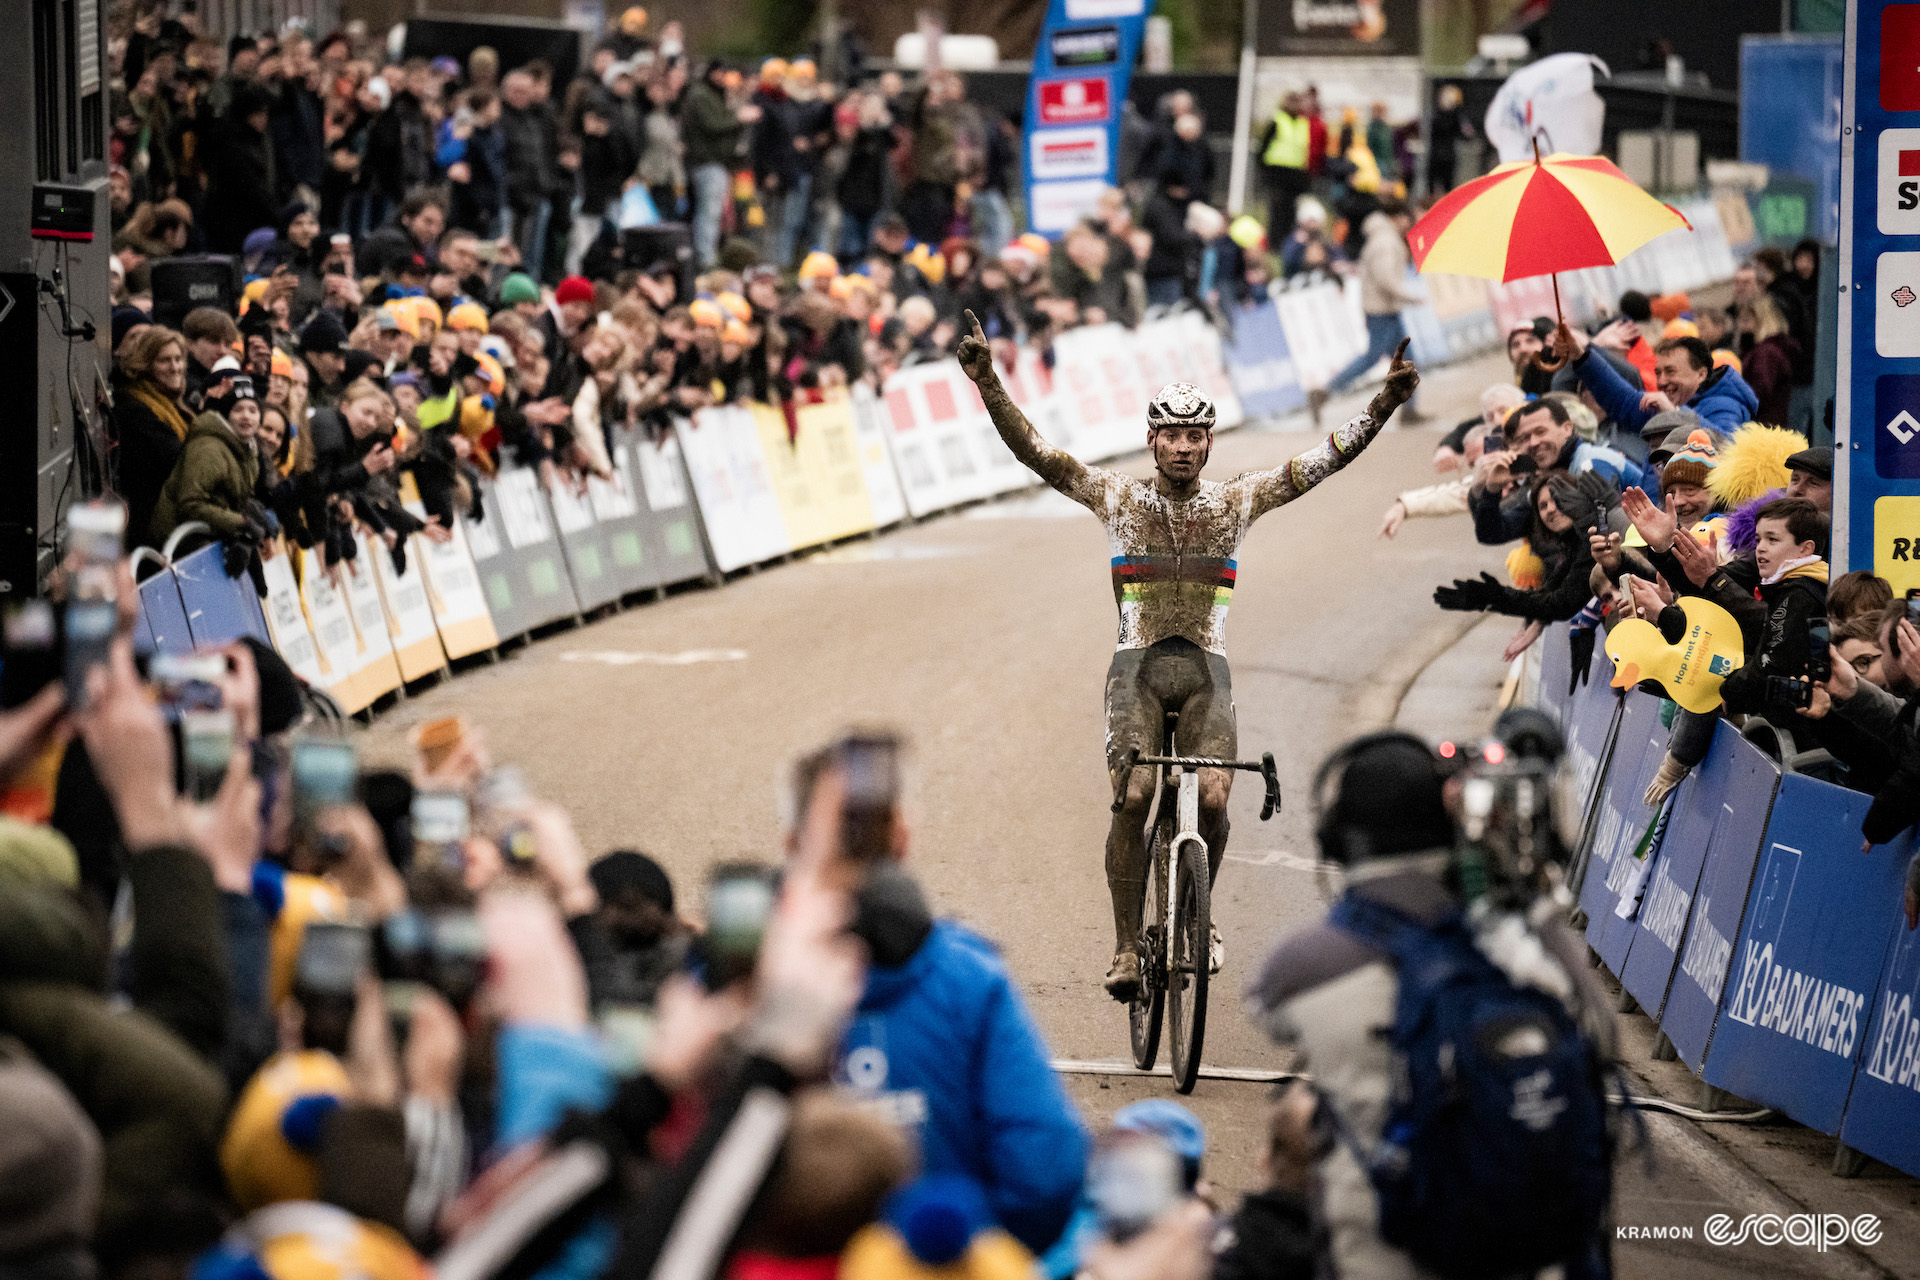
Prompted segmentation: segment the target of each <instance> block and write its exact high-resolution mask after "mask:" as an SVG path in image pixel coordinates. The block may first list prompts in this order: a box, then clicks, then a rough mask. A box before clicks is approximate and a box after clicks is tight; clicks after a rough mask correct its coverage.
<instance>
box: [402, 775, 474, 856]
mask: <svg viewBox="0 0 1920 1280" xmlns="http://www.w3.org/2000/svg"><path fill="white" fill-rule="evenodd" d="M412 812H413V858H414V863H415V865H425V864H429V863H431V864H434V865H438V866H441V867H444V868H446V869H447V870H449V871H456V872H458V871H463V870H465V867H466V852H465V850H463V849H462V848H461V845H462V844H463V843H464V842H465V840H466V838H467V835H468V833H469V832H470V830H471V821H470V818H469V815H468V812H467V797H466V795H465V794H464V793H462V792H459V791H416V792H414V793H413V811H412Z"/></svg>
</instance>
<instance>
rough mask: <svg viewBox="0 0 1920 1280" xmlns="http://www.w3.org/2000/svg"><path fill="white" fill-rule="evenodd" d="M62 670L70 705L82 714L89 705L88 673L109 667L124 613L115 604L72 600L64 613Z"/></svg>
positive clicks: (111, 602) (107, 601)
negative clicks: (115, 635) (112, 648)
mask: <svg viewBox="0 0 1920 1280" xmlns="http://www.w3.org/2000/svg"><path fill="white" fill-rule="evenodd" d="M63 619H64V622H65V626H64V628H63V634H62V636H61V640H62V642H63V643H62V649H63V653H62V659H63V661H62V667H63V671H64V674H65V676H66V681H67V705H68V706H69V707H72V708H73V709H74V710H76V711H78V710H81V709H82V708H84V707H85V706H86V705H87V672H89V671H91V670H93V668H95V667H104V666H105V665H107V650H108V649H109V648H110V647H111V646H112V644H113V629H114V627H115V626H116V625H117V624H118V623H119V621H120V610H119V607H118V606H117V605H115V604H114V602H113V601H112V600H99V599H86V600H69V601H67V606H66V609H65V610H64V612H63Z"/></svg>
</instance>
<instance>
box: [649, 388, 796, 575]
mask: <svg viewBox="0 0 1920 1280" xmlns="http://www.w3.org/2000/svg"><path fill="white" fill-rule="evenodd" d="M673 429H674V434H675V435H677V436H678V437H679V439H680V453H681V456H682V457H684V458H685V459H686V462H687V475H688V476H689V478H690V479H691V480H692V482H693V492H694V497H695V499H696V501H697V502H698V504H699V510H700V522H701V524H702V525H704V526H705V528H706V531H707V547H708V548H709V550H711V551H712V553H713V563H714V568H716V569H718V570H719V571H720V572H721V573H732V572H733V571H734V570H735V569H740V568H744V567H745V566H747V565H750V564H759V563H760V562H761V561H762V560H772V559H774V558H776V557H778V556H783V555H785V554H786V553H787V552H789V551H791V550H793V546H792V544H790V543H789V542H788V541H787V521H786V517H784V516H783V515H781V514H780V499H779V498H778V497H777V496H776V495H775V494H774V491H773V477H772V476H770V475H769V474H768V473H767V455H766V451H765V450H763V449H762V448H761V447H760V432H759V430H758V428H756V427H755V426H754V425H753V414H752V413H750V412H749V411H748V410H746V409H742V408H740V407H738V406H737V405H728V406H726V407H724V408H718V409H702V410H700V411H699V412H698V413H696V414H694V415H693V417H692V418H691V419H686V418H681V419H677V420H676V421H675V422H674V427H673Z"/></svg>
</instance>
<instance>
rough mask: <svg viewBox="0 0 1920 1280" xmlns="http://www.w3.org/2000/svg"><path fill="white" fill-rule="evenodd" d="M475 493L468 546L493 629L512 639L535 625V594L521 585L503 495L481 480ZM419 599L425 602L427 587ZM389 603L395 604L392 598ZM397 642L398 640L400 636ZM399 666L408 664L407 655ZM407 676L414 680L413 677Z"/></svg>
mask: <svg viewBox="0 0 1920 1280" xmlns="http://www.w3.org/2000/svg"><path fill="white" fill-rule="evenodd" d="M476 496H477V497H478V499H479V506H480V518H479V519H478V520H475V519H474V518H473V517H472V516H462V517H461V519H460V525H461V527H462V528H463V529H464V530H465V531H466V535H467V548H468V550H469V551H470V552H471V553H472V555H473V567H474V571H475V572H476V573H478V574H479V575H480V589H481V590H482V591H484V592H486V596H487V612H488V614H489V615H491V616H492V618H493V626H494V630H495V631H497V632H498V633H499V635H500V638H501V639H502V640H509V639H512V638H513V637H514V636H517V635H523V634H525V633H526V632H527V631H529V630H531V629H532V628H533V626H534V623H533V613H534V610H533V596H532V593H531V592H529V591H527V590H526V589H525V588H523V587H522V586H521V585H520V582H519V577H518V574H517V572H516V569H517V560H516V553H515V552H514V550H513V544H512V542H511V541H510V540H509V539H508V538H507V524H506V517H505V516H504V515H503V514H502V513H501V509H500V494H499V491H498V490H497V489H496V488H495V487H494V484H493V481H491V480H482V481H481V482H480V485H479V492H478V494H477V495H476ZM420 599H421V603H422V604H425V602H426V592H425V590H424V588H423V589H422V591H421V596H420ZM388 603H389V605H391V604H392V599H391V597H389V599H388ZM432 618H433V615H432V613H431V612H429V613H428V615H427V619H428V621H432ZM436 636H437V632H436ZM395 643H398V640H397V639H396V641H395ZM434 645H435V647H436V648H437V647H438V646H439V640H438V639H437V638H436V639H435V641H434ZM400 665H401V666H402V667H404V666H405V665H406V659H405V658H404V657H402V659H401V663H400ZM407 678H408V679H409V680H411V679H412V678H413V677H412V676H409V677H407Z"/></svg>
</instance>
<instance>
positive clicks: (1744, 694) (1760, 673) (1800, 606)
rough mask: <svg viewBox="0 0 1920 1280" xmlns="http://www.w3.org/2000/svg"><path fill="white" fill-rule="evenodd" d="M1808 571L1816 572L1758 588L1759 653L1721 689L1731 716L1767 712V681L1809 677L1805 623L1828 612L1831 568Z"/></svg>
mask: <svg viewBox="0 0 1920 1280" xmlns="http://www.w3.org/2000/svg"><path fill="white" fill-rule="evenodd" d="M1808 567H1809V568H1813V569H1816V570H1817V571H1818V572H1817V573H1812V574H1809V573H1805V572H1803V571H1801V570H1792V571H1789V573H1788V575H1787V577H1785V578H1784V579H1782V580H1781V581H1779V582H1774V583H1768V584H1766V585H1763V586H1761V587H1758V588H1756V589H1755V591H1754V594H1755V595H1756V596H1758V597H1759V598H1760V602H1761V603H1762V604H1763V605H1765V606H1766V611H1767V616H1766V621H1765V623H1764V624H1763V625H1762V628H1761V633H1760V648H1759V652H1758V653H1756V654H1755V655H1754V656H1753V657H1752V658H1751V659H1750V660H1749V661H1748V662H1747V663H1746V665H1744V666H1742V667H1741V668H1740V669H1739V670H1738V671H1736V672H1734V673H1733V674H1732V675H1730V676H1728V677H1727V678H1726V681H1725V682H1724V683H1722V684H1721V686H1720V697H1721V700H1722V701H1723V702H1725V703H1726V707H1727V710H1728V711H1733V712H1738V713H1740V714H1742V715H1745V714H1748V713H1751V712H1762V711H1766V710H1767V709H1768V708H1769V706H1770V705H1771V704H1770V703H1769V702H1768V701H1767V694H1766V690H1767V683H1766V682H1767V677H1768V676H1784V677H1787V678H1789V679H1791V678H1793V677H1795V676H1803V675H1805V674H1806V673H1807V656H1808V644H1807V623H1809V622H1811V621H1812V620H1813V619H1815V618H1820V617H1825V616H1826V612H1827V578H1826V568H1827V566H1826V565H1825V564H1824V563H1821V564H1818V565H1813V566H1808ZM1776 710H1778V709H1777V708H1776ZM1797 718H1798V717H1796V719H1797ZM1789 724H1790V725H1791V722H1789Z"/></svg>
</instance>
